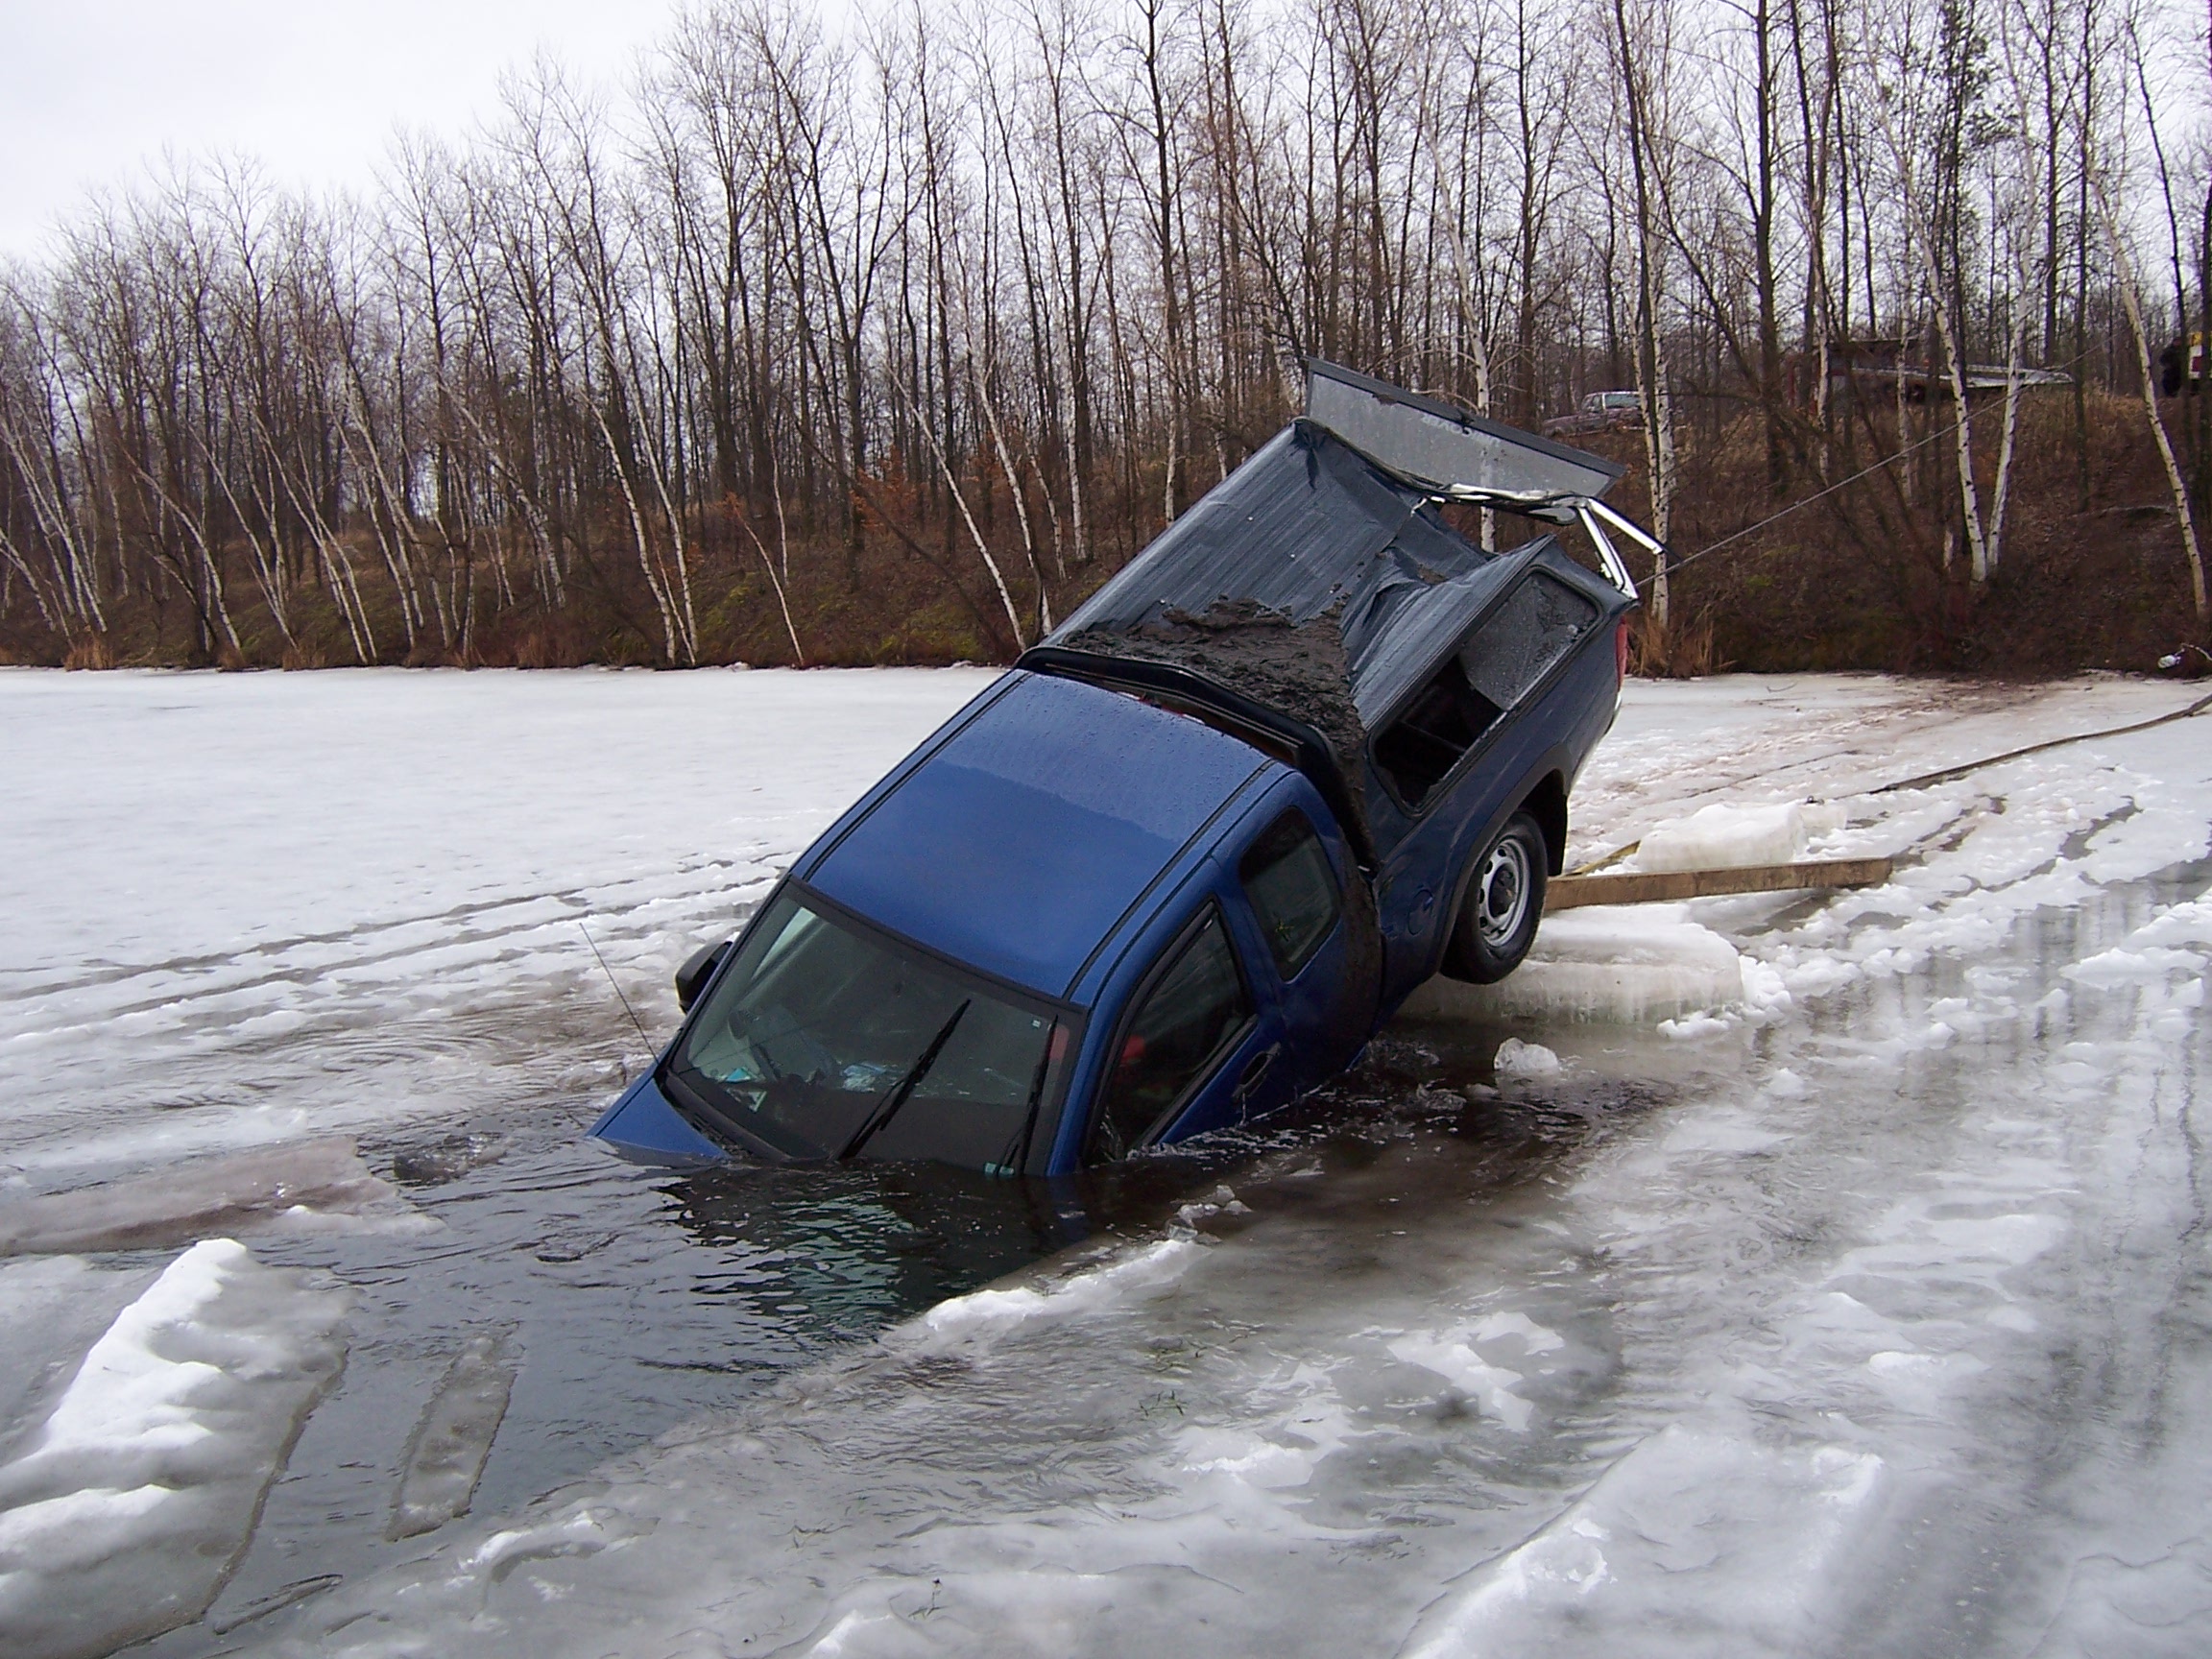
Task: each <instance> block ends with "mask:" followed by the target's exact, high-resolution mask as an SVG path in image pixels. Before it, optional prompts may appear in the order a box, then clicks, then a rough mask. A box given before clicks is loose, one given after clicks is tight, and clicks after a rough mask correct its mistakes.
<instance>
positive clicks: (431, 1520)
mask: <svg viewBox="0 0 2212 1659" xmlns="http://www.w3.org/2000/svg"><path fill="white" fill-rule="evenodd" d="M505 1345H506V1338H505V1335H504V1334H491V1335H482V1336H472V1337H470V1338H469V1345H468V1346H467V1347H466V1348H464V1349H462V1350H461V1353H460V1354H459V1356H458V1357H456V1358H455V1359H454V1361H453V1363H452V1365H451V1366H450V1367H449V1368H448V1369H447V1370H446V1372H445V1381H444V1382H442V1383H439V1384H438V1392H437V1393H436V1394H434V1395H432V1396H431V1398H430V1403H429V1404H428V1405H427V1406H425V1407H423V1408H422V1415H421V1419H420V1420H419V1421H418V1422H417V1423H416V1425H415V1433H414V1435H413V1437H412V1438H411V1439H409V1441H408V1442H407V1465H406V1467H405V1468H404V1469H403V1470H401V1471H400V1475H399V1497H398V1500H397V1503H394V1505H393V1508H392V1525H391V1526H390V1527H387V1528H386V1529H385V1534H384V1535H385V1536H386V1537H387V1538H390V1539H393V1540H395V1541H397V1540H398V1539H401V1538H412V1537H414V1536H416V1535H417V1534H418V1533H421V1532H429V1531H434V1530H435V1529H436V1528H438V1527H443V1526H445V1523H446V1522H448V1521H450V1520H452V1519H453V1518H454V1517H455V1516H457V1515H466V1514H468V1513H469V1501H470V1500H471V1499H472V1498H474V1497H475V1495H476V1482H477V1481H478V1480H479V1479H482V1478H483V1474H484V1459H485V1458H487V1457H489V1456H490V1455H492V1442H493V1438H494V1437H495V1436H496V1435H497V1434H498V1432H499V1422H500V1419H502V1418H503V1417H505V1416H506V1415H507V1396H508V1394H509V1393H510V1392H511V1391H512V1390H513V1388H514V1386H515V1371H514V1367H513V1366H511V1365H509V1364H508V1363H507V1362H506V1358H505V1355H504V1353H503V1352H502V1350H503V1349H504V1347H505Z"/></svg>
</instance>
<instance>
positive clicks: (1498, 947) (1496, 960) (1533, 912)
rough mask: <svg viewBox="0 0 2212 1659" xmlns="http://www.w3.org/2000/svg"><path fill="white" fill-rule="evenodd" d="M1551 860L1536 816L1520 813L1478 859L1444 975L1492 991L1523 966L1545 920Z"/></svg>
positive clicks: (1461, 904)
mask: <svg viewBox="0 0 2212 1659" xmlns="http://www.w3.org/2000/svg"><path fill="white" fill-rule="evenodd" d="M1549 857H1550V854H1549V852H1548V850H1547V848H1546V846H1545V842H1544V830H1543V827H1542V826H1541V825H1539V824H1538V823H1537V822H1536V819H1535V817H1534V816H1533V815H1532V814H1530V813H1527V812H1516V813H1514V814H1513V816H1512V817H1511V818H1509V819H1507V820H1506V822H1505V828H1504V829H1501V830H1499V831H1498V833H1497V835H1496V836H1495V837H1493V838H1492V840H1491V842H1490V844H1489V845H1488V846H1487V847H1485V848H1483V849H1482V851H1481V852H1480V853H1479V854H1476V857H1475V874H1474V876H1473V878H1471V879H1470V880H1469V881H1468V883H1467V897H1466V899H1465V900H1464V901H1462V902H1461V903H1460V906H1459V921H1458V926H1456V927H1455V929H1454V930H1453V934H1452V944H1451V948H1450V950H1448V951H1447V952H1446V960H1445V972H1446V973H1448V974H1451V975H1452V976H1453V977H1454V978H1455V979H1467V980H1471V981H1473V982H1474V983H1475V984H1477V985H1494V984H1496V983H1497V982H1498V981H1499V980H1501V979H1503V978H1504V977H1505V975H1506V974H1510V973H1512V972H1513V970H1514V969H1516V968H1518V967H1520V966H1521V959H1522V958H1523V957H1524V956H1526V955H1527V954H1528V947H1529V946H1531V945H1533V944H1535V942H1536V925H1537V924H1538V923H1539V922H1541V921H1542V920H1543V918H1544V880H1545V869H1546V866H1547V863H1548V860H1549Z"/></svg>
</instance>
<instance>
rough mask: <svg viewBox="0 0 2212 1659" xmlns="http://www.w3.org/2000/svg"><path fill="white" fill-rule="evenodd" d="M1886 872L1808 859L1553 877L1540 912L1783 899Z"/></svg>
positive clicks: (1868, 863) (1885, 865)
mask: <svg viewBox="0 0 2212 1659" xmlns="http://www.w3.org/2000/svg"><path fill="white" fill-rule="evenodd" d="M1889 867H1890V861H1889V860H1888V859H1887V858H1813V859H1808V860H1806V861H1805V862H1803V863H1799V864H1751V865H1746V866H1745V867H1743V869H1740V870H1657V871H1652V872H1650V873H1648V874H1641V875H1639V874H1634V873H1630V874H1623V875H1610V876H1554V877H1552V878H1551V884H1550V885H1549V886H1547V887H1546V888H1545V890H1544V908H1545V909H1546V910H1547V911H1551V910H1575V909H1578V908H1580V907H1581V906H1583V905H1585V904H1652V903H1658V902H1667V901H1679V900H1683V899H1713V898H1718V897H1719V896H1721V895H1723V894H1729V893H1787V892H1790V891H1791V890H1793V889H1795V888H1800V887H1879V886H1881V885H1882V883H1883V882H1885V881H1887V880H1888V879H1889Z"/></svg>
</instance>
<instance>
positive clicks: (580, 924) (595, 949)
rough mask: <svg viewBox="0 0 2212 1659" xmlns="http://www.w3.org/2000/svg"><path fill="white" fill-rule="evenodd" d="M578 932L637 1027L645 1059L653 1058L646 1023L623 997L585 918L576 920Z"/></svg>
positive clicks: (616, 998) (623, 1008) (618, 981)
mask: <svg viewBox="0 0 2212 1659" xmlns="http://www.w3.org/2000/svg"><path fill="white" fill-rule="evenodd" d="M576 931H577V932H579V933H581V934H583V935H584V943H585V944H587V945H589V946H590V947H591V956H592V959H593V960H594V961H596V962H597V963H598V964H599V972H600V973H602V974H606V975H607V983H608V984H610V985H612V986H613V987H614V999H615V1000H616V1001H617V1002H620V1003H621V1004H622V1012H623V1013H625V1014H627V1015H629V1016H630V1023H631V1024H633V1025H635V1026H637V1040H638V1041H639V1042H641V1043H643V1044H644V1045H645V1058H646V1059H647V1060H648V1061H650V1060H651V1059H652V1058H653V1039H652V1038H650V1037H648V1036H646V1035H645V1022H644V1021H642V1020H640V1019H638V1018H637V1009H635V1008H633V1007H631V1006H630V998H627V997H625V996H623V995H622V982H621V981H620V980H619V979H616V978H615V977H614V970H613V969H612V968H610V967H608V966H607V958H606V957H604V956H602V955H600V954H599V944H598V941H596V940H595V939H593V938H592V937H591V929H590V928H589V927H587V926H584V918H583V917H581V916H579V917H577V918H576Z"/></svg>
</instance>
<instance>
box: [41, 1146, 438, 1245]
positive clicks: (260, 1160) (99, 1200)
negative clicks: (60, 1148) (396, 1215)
mask: <svg viewBox="0 0 2212 1659" xmlns="http://www.w3.org/2000/svg"><path fill="white" fill-rule="evenodd" d="M396 1204H397V1194H396V1193H395V1192H394V1190H393V1189H392V1188H391V1186H390V1185H388V1184H387V1183H385V1182H383V1181H379V1180H378V1179H377V1178H376V1177H375V1176H373V1175H372V1174H371V1173H370V1172H369V1166H367V1165H366V1164H364V1163H362V1162H361V1158H360V1155H359V1154H358V1153H357V1152H355V1151H354V1149H353V1142H351V1141H350V1140H349V1139H346V1138H345V1137H333V1138H331V1139H328V1140H323V1141H309V1142H304V1143H303V1144H297V1145H290V1146H276V1147H272V1148H269V1149H267V1150H265V1151H257V1152H245V1153H240V1154H238V1155H236V1156H234V1157H228V1158H207V1159H202V1160H200V1161H198V1162H195V1163H190V1164H184V1165H180V1166H178V1167H176V1168H173V1169H166V1170H163V1171H162V1172H161V1173H160V1174H158V1175H148V1176H145V1177H142V1178H140V1179H138V1180H132V1181H110V1182H107V1183H105V1184H103V1185H101V1186H98V1187H86V1188H81V1189H79V1190H76V1191H73V1192H56V1193H52V1194H48V1195H46V1196H42V1197H37V1198H24V1199H18V1200H17V1201H16V1202H14V1203H12V1204H10V1205H7V1206H5V1207H4V1208H0V1256H10V1255H34V1254H44V1253H54V1252H60V1251H76V1250H135V1249H144V1248H146V1247H148V1246H150V1245H160V1244H177V1243H182V1242H184V1241H186V1240H188V1239H192V1238H204V1237H205V1236H206V1235H207V1234H210V1233H217V1232H235V1231H237V1230H238V1228H239V1226H240V1225H241V1224H242V1223H248V1224H250V1223H253V1222H264V1223H265V1222H266V1221H268V1220H269V1219H270V1218H271V1217H273V1216H276V1215H295V1216H296V1215H299V1214H304V1213H312V1214H332V1213H345V1214H362V1213H363V1212H366V1211H370V1210H373V1209H380V1208H381V1209H390V1208H393V1207H395V1206H396Z"/></svg>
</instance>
